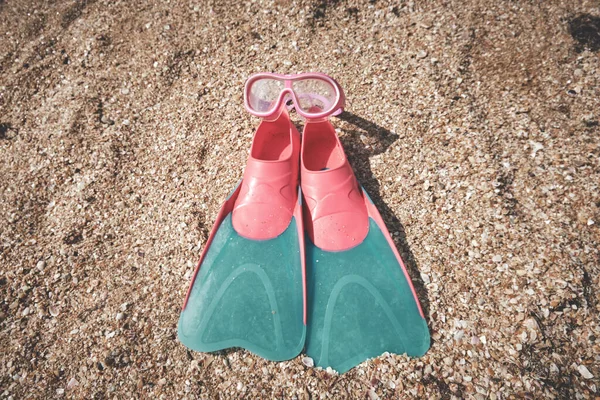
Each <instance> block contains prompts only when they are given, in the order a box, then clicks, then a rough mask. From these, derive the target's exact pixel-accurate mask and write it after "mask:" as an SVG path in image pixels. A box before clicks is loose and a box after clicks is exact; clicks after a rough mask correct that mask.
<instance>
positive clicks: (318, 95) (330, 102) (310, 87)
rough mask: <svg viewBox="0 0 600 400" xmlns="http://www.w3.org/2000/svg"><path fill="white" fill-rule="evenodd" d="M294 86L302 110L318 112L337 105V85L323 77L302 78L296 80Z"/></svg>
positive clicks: (312, 112) (310, 112) (311, 112)
mask: <svg viewBox="0 0 600 400" xmlns="http://www.w3.org/2000/svg"><path fill="white" fill-rule="evenodd" d="M292 88H293V89H294V92H295V93H296V97H297V98H298V101H299V102H300V104H299V106H300V108H301V109H302V111H304V112H306V113H309V114H318V113H322V112H324V111H329V110H331V108H332V107H333V106H334V105H335V101H336V91H335V87H334V86H333V85H332V84H331V83H329V82H328V81H324V80H322V79H302V80H299V81H294V82H293V83H292Z"/></svg>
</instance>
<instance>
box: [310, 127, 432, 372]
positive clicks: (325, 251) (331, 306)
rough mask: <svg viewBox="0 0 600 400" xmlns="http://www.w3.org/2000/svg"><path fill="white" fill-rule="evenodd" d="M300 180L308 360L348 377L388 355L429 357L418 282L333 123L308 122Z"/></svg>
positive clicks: (427, 332) (427, 336)
mask: <svg viewBox="0 0 600 400" xmlns="http://www.w3.org/2000/svg"><path fill="white" fill-rule="evenodd" d="M300 179H301V187H302V194H303V196H304V201H305V205H304V224H305V228H306V232H307V235H306V236H307V237H306V279H307V286H308V287H307V295H308V300H307V307H308V323H307V326H308V332H307V338H306V353H307V355H308V356H310V357H311V358H313V360H314V362H315V365H317V366H320V367H324V368H325V367H331V368H333V369H334V370H336V371H338V372H340V373H343V372H345V371H348V370H349V369H351V368H353V367H354V366H356V365H358V364H360V363H361V362H363V361H365V360H367V359H369V358H372V357H376V356H379V355H381V354H382V353H384V352H386V351H387V352H391V353H397V354H403V353H407V354H408V355H409V356H421V355H423V354H425V352H426V351H427V350H428V349H429V345H430V337H429V330H428V328H427V323H426V321H425V318H424V315H423V311H422V310H421V306H420V304H419V301H418V299H417V296H416V293H415V290H414V288H413V286H412V282H411V280H410V277H409V275H408V273H407V271H406V268H405V266H404V263H403V262H402V259H401V257H400V255H399V253H398V251H397V250H396V246H395V245H394V241H393V240H392V238H391V236H390V234H389V232H388V230H387V229H386V227H385V224H384V222H383V220H382V218H381V215H380V214H379V212H378V211H377V208H376V207H375V206H374V205H373V203H372V202H371V199H370V198H369V197H368V195H367V193H366V192H365V191H364V189H363V188H362V187H361V186H360V185H359V184H358V182H357V180H356V178H355V176H354V173H353V171H352V168H351V167H350V164H349V163H348V160H347V159H346V155H345V154H344V150H343V148H342V145H341V143H340V141H339V139H338V137H337V135H336V132H335V130H334V128H333V126H332V125H331V123H330V122H329V121H321V122H310V121H308V122H307V123H306V125H305V127H304V133H303V135H302V152H301V178H300Z"/></svg>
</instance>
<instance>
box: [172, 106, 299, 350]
mask: <svg viewBox="0 0 600 400" xmlns="http://www.w3.org/2000/svg"><path fill="white" fill-rule="evenodd" d="M299 153H300V135H299V133H298V131H297V130H296V128H295V126H294V125H293V124H292V123H291V122H290V119H289V115H288V113H287V111H286V110H285V108H282V111H281V114H280V115H279V117H278V118H277V119H276V120H275V121H262V122H261V124H260V126H259V127H258V130H257V131H256V134H255V136H254V139H253V143H252V149H251V152H250V156H249V157H248V162H247V165H246V170H245V172H244V177H243V180H242V181H241V183H240V184H239V185H238V187H237V188H236V189H235V190H234V191H233V193H232V194H231V195H230V196H229V198H228V199H227V200H226V202H225V204H223V206H222V208H221V210H220V211H219V214H218V216H217V220H216V222H215V224H214V227H213V229H212V232H211V233H210V236H209V238H208V241H207V243H206V246H205V249H204V251H203V253H202V256H201V258H200V261H199V263H198V266H197V267H196V271H195V273H194V277H193V278H192V282H191V284H190V288H189V290H188V294H187V297H186V300H185V303H184V306H183V310H182V312H181V316H180V319H179V326H178V336H179V340H180V341H181V342H182V343H183V344H184V345H186V346H187V347H189V348H190V349H193V350H198V351H202V352H211V351H216V350H221V349H225V348H229V347H242V348H245V349H247V350H249V351H251V352H253V353H255V354H257V355H259V356H261V357H263V358H266V359H269V360H274V361H280V360H288V359H291V358H293V357H296V356H297V355H298V354H299V353H300V352H301V351H302V348H303V347H304V341H305V336H306V325H305V309H306V308H305V301H304V299H305V296H304V294H305V284H304V277H305V270H304V230H303V224H302V206H301V203H300V198H299V194H298V192H299V189H298V168H299Z"/></svg>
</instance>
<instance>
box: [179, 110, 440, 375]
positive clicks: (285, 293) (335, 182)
mask: <svg viewBox="0 0 600 400" xmlns="http://www.w3.org/2000/svg"><path fill="white" fill-rule="evenodd" d="M299 170H300V171H299ZM299 176H300V177H301V183H299V182H298V178H299ZM178 336H179V340H180V341H181V342H182V343H183V344H184V345H185V346H187V347H189V348H190V349H193V350H197V351H202V352H212V351H217V350H222V349H225V348H230V347H242V348H245V349H247V350H249V351H251V352H253V353H255V354H257V355H259V356H261V357H263V358H266V359H269V360H273V361H282V360H289V359H291V358H294V357H296V356H297V355H298V354H300V353H301V352H302V351H303V349H305V350H306V354H307V355H308V356H309V357H311V358H312V359H313V360H314V363H315V365H316V366H319V367H322V368H327V367H331V368H332V369H334V370H336V371H338V372H339V373H343V372H346V371H348V370H349V369H351V368H353V367H354V366H356V365H358V364H360V363H361V362H363V361H365V360H367V359H369V358H373V357H377V356H379V355H381V354H383V353H384V352H390V353H396V354H403V353H406V354H408V355H409V356H413V357H418V356H421V355H423V354H425V352H426V351H427V350H428V349H429V345H430V337H429V330H428V328H427V323H426V321H425V318H424V315H423V311H422V310H421V306H420V304H419V301H418V299H417V296H416V293H415V290H414V288H413V286H412V283H411V280H410V277H409V275H408V273H407V271H406V268H405V266H404V263H403V262H402V259H401V257H400V255H399V253H398V251H397V250H396V247H395V245H394V242H393V240H392V238H391V236H390V234H389V232H388V230H387V229H386V227H385V224H384V222H383V220H382V218H381V216H380V214H379V212H378V211H377V209H376V207H375V206H374V205H373V203H372V202H371V200H370V198H369V196H368V195H367V193H366V192H365V191H364V189H362V187H361V186H360V185H359V183H358V182H357V180H356V178H355V176H354V173H353V171H352V168H351V167H350V164H349V163H348V160H347V159H346V155H345V153H344V150H343V148H342V145H341V143H340V141H339V139H338V137H337V134H336V132H335V129H334V128H333V126H332V125H331V123H330V122H329V121H328V120H324V121H320V122H311V121H308V122H307V123H306V125H305V127H304V132H303V135H302V140H300V134H299V133H298V131H297V129H296V128H295V126H294V125H293V124H292V123H291V121H290V119H289V115H288V113H287V111H286V110H285V109H283V110H282V112H281V114H280V115H279V117H278V118H277V119H276V120H274V121H262V122H261V124H260V126H259V127H258V130H257V131H256V134H255V136H254V140H253V143H252V148H251V152H250V156H249V158H248V163H247V165H246V170H245V172H244V177H243V180H242V181H241V183H240V184H239V185H238V186H237V188H236V189H235V190H234V191H233V193H232V194H231V195H230V196H229V198H228V199H227V200H226V201H225V203H224V204H223V206H222V208H221V210H220V211H219V214H218V216H217V219H216V221H215V224H214V227H213V229H212V232H211V233H210V236H209V238H208V241H207V243H206V246H205V249H204V251H203V253H202V256H201V258H200V261H199V263H198V266H197V267H196V271H195V273H194V276H193V278H192V282H191V284H190V288H189V290H188V293H187V296H186V299H185V303H184V306H183V311H182V313H181V316H180V319H179V326H178Z"/></svg>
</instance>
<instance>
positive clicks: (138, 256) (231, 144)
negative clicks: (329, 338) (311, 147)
mask: <svg viewBox="0 0 600 400" xmlns="http://www.w3.org/2000/svg"><path fill="white" fill-rule="evenodd" d="M599 17H600V8H599V4H598V2H597V1H585V0H577V1H557V0H553V1H544V2H534V1H519V2H515V1H494V2H492V1H484V0H465V1H444V0H435V1H428V2H417V1H410V2H390V3H386V2H384V1H382V0H371V1H370V2H357V1H352V0H349V1H343V0H317V1H290V0H276V1H252V2H238V1H229V2H218V1H195V2H194V1H188V2H179V1H156V2H145V1H108V0H101V1H100V0H99V1H91V0H90V1H30V0H0V296H1V297H0V399H5V398H6V399H9V398H14V399H20V398H88V399H89V398H94V399H96V398H97V399H101V398H111V399H112V398H165V399H173V398H211V399H212V398H297V399H317V398H336V399H337V398H368V399H377V398H382V399H383V398H389V399H392V398H412V397H420V398H442V399H447V398H475V399H487V398H490V399H503V398H509V397H515V398H546V397H547V398H578V399H584V398H591V399H593V398H598V396H600V392H599V391H600V387H599V384H598V382H599V381H600V356H599V355H600V342H599V340H600V327H599V318H600V297H599V293H600V289H599V287H598V284H599V278H598V273H599V270H600V252H599V241H600V230H599V229H600V228H599V226H600V192H599V187H598V186H599V184H600V159H599V157H600V138H599V133H600V130H599V129H600V128H599V120H600V112H599V110H600V85H599V79H600V65H599V63H600V59H599V51H600V39H599V38H600V36H598V30H599V28H600V18H599ZM259 71H272V72H280V73H296V72H301V71H321V72H325V73H328V74H330V75H331V76H333V77H335V78H336V79H337V80H338V81H339V82H340V83H341V84H342V86H343V87H344V88H345V91H346V93H347V97H348V104H347V107H346V110H347V112H346V113H345V114H343V115H342V118H334V120H333V123H334V124H335V125H336V127H337V128H338V129H339V133H340V137H341V140H342V142H343V144H344V146H345V148H346V152H347V153H348V156H349V158H350V161H351V163H352V165H353V167H354V168H355V171H356V174H357V177H358V178H359V180H360V181H361V183H362V184H363V185H364V186H365V188H366V189H367V191H369V193H370V194H371V196H372V198H373V200H374V202H375V203H376V205H377V206H378V207H379V209H380V210H381V212H382V214H383V217H384V219H385V221H386V223H387V225H388V227H389V228H390V231H391V232H392V233H393V234H394V238H395V240H396V242H397V245H398V248H399V249H400V250H401V252H402V254H403V256H404V258H405V260H406V262H407V264H408V267H409V272H410V275H411V277H412V279H413V281H414V284H415V286H416V288H417V292H418V295H419V298H420V300H421V303H422V304H423V306H424V308H425V313H426V317H427V321H428V324H429V326H430V329H431V333H432V338H433V342H432V347H431V349H430V350H429V352H428V353H427V354H426V355H425V356H424V357H422V358H420V359H409V358H406V357H405V356H398V355H383V356H382V357H379V358H377V359H374V360H371V361H367V362H365V363H363V364H361V365H360V366H358V367H356V368H354V369H353V370H351V371H350V372H348V373H346V374H343V375H340V376H336V375H332V374H328V373H327V372H325V371H320V370H316V369H314V368H309V367H307V366H306V365H305V363H303V361H302V360H303V357H304V355H300V356H299V357H297V358H296V359H294V360H291V361H287V362H281V363H274V362H269V361H265V360H263V359H261V358H259V357H256V356H254V355H252V354H251V353H249V352H247V351H244V350H231V351H225V352H220V353H217V354H201V353H195V352H190V351H188V350H186V348H184V346H183V345H181V344H180V343H179V342H178V340H177V337H176V325H177V319H178V316H179V311H180V308H181V305H182V302H183V299H184V295H185V292H186V290H187V287H188V285H189V281H190V278H191V273H192V271H193V268H194V264H195V263H196V261H197V259H198V257H199V254H200V252H201V250H202V248H203V246H204V243H205V242H206V239H207V235H208V232H209V230H210V227H211V226H212V223H213V221H214V219H215V217H216V214H217V211H218V208H219V206H220V204H221V202H222V201H223V200H224V199H225V197H226V196H227V194H228V192H229V191H230V190H231V189H232V188H233V186H234V185H235V184H236V182H237V181H238V180H239V179H240V177H241V175H242V170H243V167H244V164H245V159H246V157H247V154H248V150H249V145H250V142H251V138H252V134H253V130H254V129H255V127H256V126H257V125H258V120H257V119H256V118H254V117H251V116H249V114H248V113H247V112H246V111H245V110H244V108H243V104H242V88H243V83H244V81H245V79H246V78H247V77H248V76H249V75H250V74H252V73H254V72H259ZM294 118H295V121H296V122H297V123H298V125H299V126H301V124H302V121H300V120H299V119H298V118H296V117H294Z"/></svg>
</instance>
